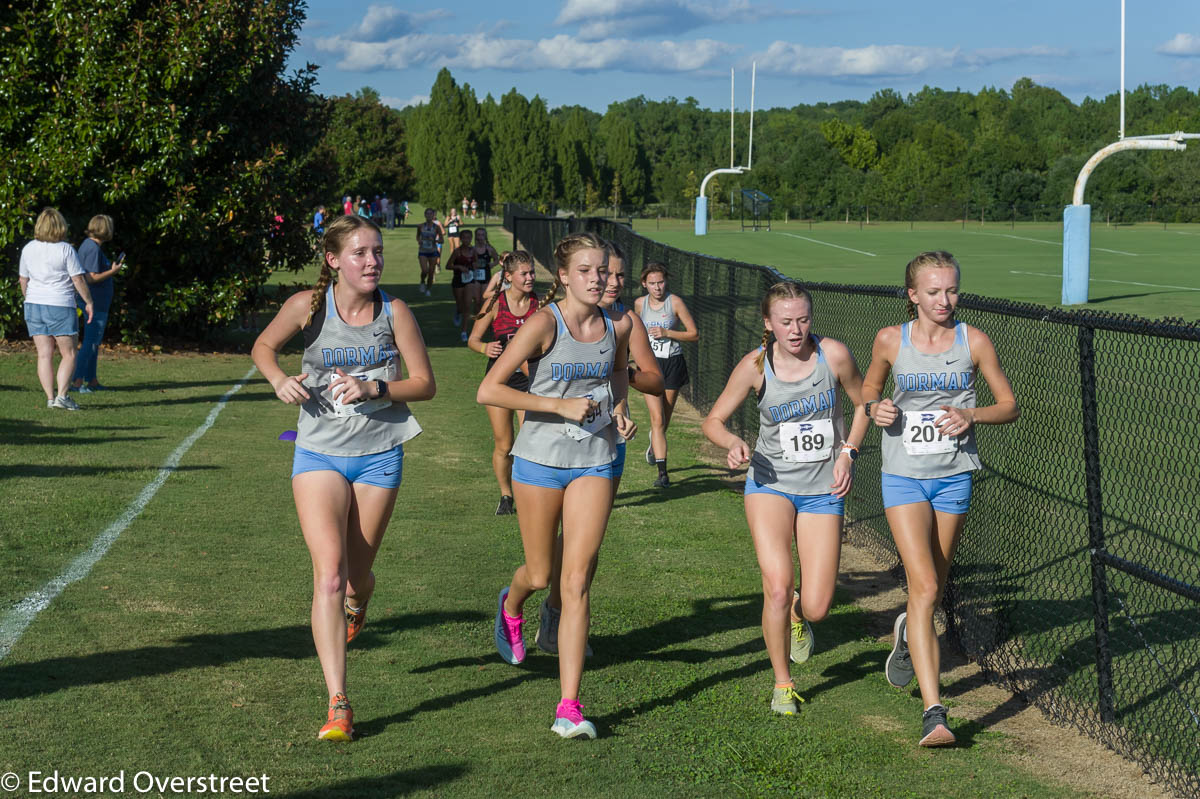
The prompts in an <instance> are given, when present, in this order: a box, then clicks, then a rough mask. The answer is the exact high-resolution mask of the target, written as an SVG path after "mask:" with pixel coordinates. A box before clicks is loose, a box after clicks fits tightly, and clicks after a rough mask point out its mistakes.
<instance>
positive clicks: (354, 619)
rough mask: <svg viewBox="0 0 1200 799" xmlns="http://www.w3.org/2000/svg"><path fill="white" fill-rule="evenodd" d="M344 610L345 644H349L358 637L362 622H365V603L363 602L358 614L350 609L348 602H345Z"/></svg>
mask: <svg viewBox="0 0 1200 799" xmlns="http://www.w3.org/2000/svg"><path fill="white" fill-rule="evenodd" d="M367 601H368V602H369V601H370V600H367ZM344 607H345V609H346V643H350V642H351V641H353V640H354V638H355V636H357V635H358V631H359V630H361V629H362V627H363V622H365V621H366V620H367V603H366V602H364V603H363V604H362V607H361V608H359V609H358V612H357V613H356V612H354V611H353V610H351V609H350V602H349V600H347V602H346V604H345V605H344Z"/></svg>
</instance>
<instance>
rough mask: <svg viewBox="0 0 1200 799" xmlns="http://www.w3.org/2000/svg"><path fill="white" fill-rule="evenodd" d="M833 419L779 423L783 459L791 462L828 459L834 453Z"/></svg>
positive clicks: (811, 461) (812, 461)
mask: <svg viewBox="0 0 1200 799" xmlns="http://www.w3.org/2000/svg"><path fill="white" fill-rule="evenodd" d="M833 443H834V442H833V420H832V419H814V420H812V421H809V422H784V423H783V424H781V425H779V444H780V446H782V447H783V459H784V460H785V461H788V462H790V463H815V462H817V461H827V460H829V456H830V455H831V454H833Z"/></svg>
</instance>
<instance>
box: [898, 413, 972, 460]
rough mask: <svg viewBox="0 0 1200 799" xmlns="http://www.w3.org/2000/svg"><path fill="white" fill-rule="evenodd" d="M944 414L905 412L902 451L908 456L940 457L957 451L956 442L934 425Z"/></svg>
mask: <svg viewBox="0 0 1200 799" xmlns="http://www.w3.org/2000/svg"><path fill="white" fill-rule="evenodd" d="M943 415H944V414H943V413H942V411H940V410H934V411H905V413H904V434H903V438H902V441H903V442H904V451H905V452H907V453H908V454H909V455H942V454H944V453H947V452H954V451H956V450H957V449H958V442H957V441H955V440H954V438H953V437H952V436H948V435H946V434H944V433H943V432H942V431H940V430H938V429H937V426H936V425H935V424H934V422H936V421H937V420H938V419H939V418H940V417H941V416H943Z"/></svg>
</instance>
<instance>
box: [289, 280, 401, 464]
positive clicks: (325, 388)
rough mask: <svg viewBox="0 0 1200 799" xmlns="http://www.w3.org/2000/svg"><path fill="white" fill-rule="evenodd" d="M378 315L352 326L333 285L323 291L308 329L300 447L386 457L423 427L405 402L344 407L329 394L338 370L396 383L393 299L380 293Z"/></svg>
mask: <svg viewBox="0 0 1200 799" xmlns="http://www.w3.org/2000/svg"><path fill="white" fill-rule="evenodd" d="M376 295H377V296H376V301H375V305H376V310H375V315H374V318H373V319H372V320H371V322H370V323H368V324H365V325H361V326H358V327H353V326H351V325H348V324H346V323H345V322H344V321H343V320H342V318H341V316H339V315H338V312H337V305H336V303H335V302H334V299H333V286H332V285H330V286H329V288H328V289H327V290H326V292H325V303H324V305H325V307H324V308H318V309H317V312H316V313H315V314H314V315H313V321H312V323H311V324H310V325H309V326H308V327H307V328H305V330H304V357H303V359H302V361H301V362H302V366H301V369H300V371H301V372H304V373H307V374H308V377H307V378H305V380H304V387H305V388H306V389H308V393H309V399H307V400H305V402H304V404H303V405H301V406H300V420H299V422H298V423H297V427H296V446H298V447H303V448H304V449H308V450H312V451H313V452H320V453H322V454H324V455H336V456H340V457H352V456H356V455H372V454H374V453H377V452H386V451H387V450H390V449H393V448H394V447H395V446H396V445H397V444H403V443H404V442H405V441H408V440H409V439H410V438H413V437H414V436H416V435H417V434H418V433H420V432H421V426H420V425H419V424H417V420H416V419H415V418H413V415H412V413H411V412H410V411H409V410H408V405H406V404H405V403H403V402H392V401H391V400H387V399H373V400H367V401H365V402H359V403H354V404H350V405H346V404H343V403H341V402H339V401H338V399H337V398H336V397H334V396H333V394H332V393H331V392H330V390H329V386H330V384H331V383H332V382H333V381H334V380H335V379H336V378H337V372H336V371H335V370H336V369H341V370H342V371H344V372H345V373H346V374H349V375H354V376H356V377H358V378H360V379H362V380H388V381H391V380H396V379H397V378H398V377H399V375H400V353H399V352H398V351H397V349H396V339H395V336H394V334H393V332H392V306H391V297H389V296H388V295H387V294H385V293H384V292H383V291H382V290H377V291H376Z"/></svg>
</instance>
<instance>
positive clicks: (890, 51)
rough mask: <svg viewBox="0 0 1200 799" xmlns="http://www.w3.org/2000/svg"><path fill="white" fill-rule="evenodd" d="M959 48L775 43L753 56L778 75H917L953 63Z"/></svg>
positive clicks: (762, 65) (765, 67)
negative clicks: (847, 46) (819, 45)
mask: <svg viewBox="0 0 1200 799" xmlns="http://www.w3.org/2000/svg"><path fill="white" fill-rule="evenodd" d="M957 57H958V50H957V49H955V50H946V49H943V48H936V47H914V46H910V45H902V44H885V45H870V46H868V47H858V48H853V49H847V48H844V47H808V46H806V45H803V44H792V43H790V42H772V43H771V45H770V47H768V48H767V50H766V52H765V53H760V54H758V55H756V56H754V59H755V60H757V61H758V68H759V69H761V70H762V71H763V72H766V73H775V74H778V75H806V76H820V77H863V76H885V75H916V74H917V73H919V72H924V71H925V70H928V69H932V68H935V67H946V66H950V65H951V64H953V63H954V61H955V59H956V58H957Z"/></svg>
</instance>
